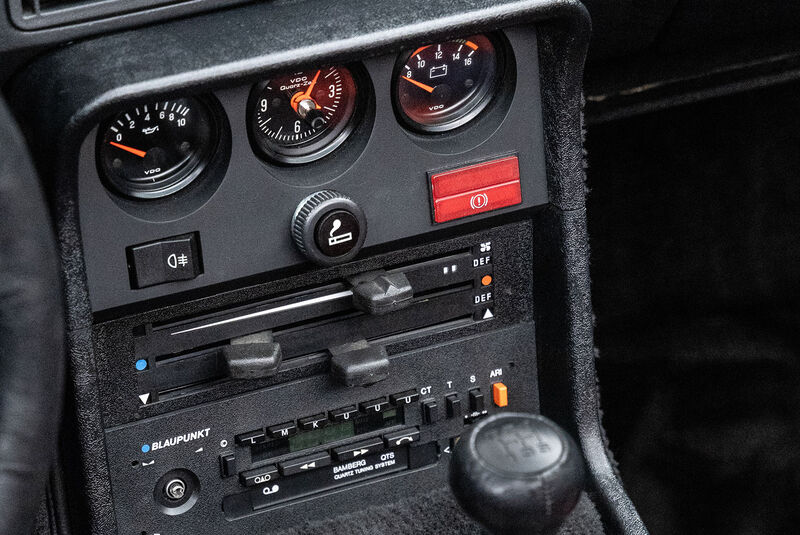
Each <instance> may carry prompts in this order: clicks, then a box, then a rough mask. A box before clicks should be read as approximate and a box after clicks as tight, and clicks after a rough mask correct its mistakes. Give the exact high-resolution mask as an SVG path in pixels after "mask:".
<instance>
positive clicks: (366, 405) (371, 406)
mask: <svg viewBox="0 0 800 535" xmlns="http://www.w3.org/2000/svg"><path fill="white" fill-rule="evenodd" d="M358 407H359V408H360V409H361V412H367V413H369V412H383V411H385V410H386V409H388V408H389V407H391V404H390V403H389V401H388V400H387V399H386V397H385V396H384V397H382V398H378V399H372V400H370V401H364V402H362V403H359V404H358Z"/></svg>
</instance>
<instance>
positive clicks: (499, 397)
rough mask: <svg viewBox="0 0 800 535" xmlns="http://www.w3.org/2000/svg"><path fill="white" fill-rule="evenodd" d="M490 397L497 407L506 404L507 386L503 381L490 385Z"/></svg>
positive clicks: (505, 405)
mask: <svg viewBox="0 0 800 535" xmlns="http://www.w3.org/2000/svg"><path fill="white" fill-rule="evenodd" d="M492 399H493V400H494V404H495V405H497V406H498V407H507V406H508V387H507V386H506V385H504V384H503V383H495V384H493V385H492Z"/></svg>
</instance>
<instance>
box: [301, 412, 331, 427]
mask: <svg viewBox="0 0 800 535" xmlns="http://www.w3.org/2000/svg"><path fill="white" fill-rule="evenodd" d="M297 423H298V424H300V429H302V430H303V431H311V430H313V429H320V428H322V427H325V426H326V425H328V417H327V415H325V414H324V413H322V414H317V415H314V416H308V417H306V418H301V419H300V420H298V421H297Z"/></svg>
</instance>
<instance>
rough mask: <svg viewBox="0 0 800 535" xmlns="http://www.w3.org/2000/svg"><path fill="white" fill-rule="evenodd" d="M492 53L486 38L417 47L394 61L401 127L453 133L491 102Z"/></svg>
mask: <svg viewBox="0 0 800 535" xmlns="http://www.w3.org/2000/svg"><path fill="white" fill-rule="evenodd" d="M497 65H498V60H497V51H496V47H495V45H494V44H493V43H492V40H491V39H490V38H489V37H487V36H485V35H473V36H470V37H467V38H465V39H453V40H450V41H443V42H440V43H433V44H429V45H425V46H421V47H419V48H417V49H416V50H414V51H412V52H411V53H408V54H404V55H403V56H401V57H400V60H399V61H398V66H397V68H396V71H395V72H396V74H395V81H394V100H395V108H396V111H397V114H398V116H399V117H400V119H401V120H402V121H403V122H404V123H405V124H406V126H408V127H410V128H412V129H414V130H419V131H422V132H445V131H448V130H453V129H455V128H458V127H459V126H462V125H463V124H465V123H467V122H468V121H470V120H471V119H473V118H475V117H476V116H477V115H478V114H479V113H480V112H481V111H483V110H484V109H485V108H486V106H487V104H488V103H489V102H490V101H491V100H492V97H493V96H494V94H495V92H496V89H497V86H498V84H497V82H498V67H497Z"/></svg>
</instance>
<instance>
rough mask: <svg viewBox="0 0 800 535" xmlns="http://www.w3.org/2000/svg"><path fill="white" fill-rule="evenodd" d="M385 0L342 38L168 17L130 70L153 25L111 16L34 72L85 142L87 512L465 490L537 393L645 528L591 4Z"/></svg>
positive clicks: (187, 526)
mask: <svg viewBox="0 0 800 535" xmlns="http://www.w3.org/2000/svg"><path fill="white" fill-rule="evenodd" d="M301 3H302V2H301ZM319 3H320V4H324V5H325V6H328V8H330V9H332V10H334V11H336V10H337V8H336V5H338V4H337V3H336V2H328V1H327V0H320V1H319ZM362 4H364V5H362V6H361V7H362V8H363V9H360V10H359V9H354V11H353V13H342V14H341V16H342V17H343V18H345V19H347V20H348V21H349V23H348V24H345V23H344V22H343V23H342V24H341V25H333V26H330V27H328V26H324V28H317V29H318V30H320V31H319V32H312V31H311V29H312V26H313V24H311V22H309V21H308V20H307V19H306V18H303V20H302V22H303V25H300V26H298V27H297V28H295V29H294V30H292V28H291V25H292V24H295V25H296V26H297V25H298V24H299V19H297V17H296V16H295V15H296V13H295V12H294V11H293V10H294V9H296V6H297V5H298V3H291V2H290V3H285V4H284V3H276V4H275V5H274V6H272V4H270V8H271V9H272V11H270V12H269V13H270V14H271V15H272V16H273V17H274V18H268V17H266V15H265V13H266V11H267V10H265V9H264V6H261V5H252V6H245V7H242V8H240V9H237V10H235V11H231V13H230V14H229V15H230V17H226V18H225V19H224V21H223V20H222V18H221V17H220V18H218V17H217V14H208V15H204V16H203V17H199V18H198V19H197V20H194V21H193V24H191V25H190V24H188V22H186V21H175V22H172V23H165V24H164V27H163V28H160V29H159V30H155V29H152V30H151V29H150V28H144V29H142V30H141V31H140V32H137V33H136V36H137V39H139V40H138V41H137V42H136V46H137V47H142V50H140V51H139V52H138V53H137V54H139V56H138V57H137V55H126V56H125V57H124V58H122V59H120V62H121V63H119V64H116V65H114V66H111V65H108V64H107V63H105V62H104V61H100V60H98V59H97V50H98V49H99V48H102V49H103V50H110V49H117V48H119V47H123V48H125V47H129V46H130V45H131V41H130V40H131V39H132V35H125V34H121V35H112V36H107V37H104V38H101V39H99V40H98V41H102V42H98V43H93V44H91V45H90V44H86V43H84V44H80V43H79V44H76V45H75V46H73V47H68V48H65V49H64V50H63V51H60V52H57V53H55V54H54V55H52V56H45V57H43V58H42V59H41V60H40V61H39V62H36V63H34V65H32V66H31V68H30V69H28V71H27V73H26V74H25V75H24V76H22V77H20V78H19V79H18V80H16V83H15V84H14V85H13V87H12V91H16V92H17V94H18V95H20V96H19V101H20V102H25V92H26V89H25V88H26V87H34V86H35V87H37V91H46V86H38V85H35V84H32V82H33V81H34V80H42V77H43V76H44V74H43V73H48V74H47V75H48V76H50V77H51V78H52V79H53V80H55V82H54V83H55V84H56V85H58V86H59V87H62V88H67V87H68V89H64V90H63V92H64V95H63V106H60V107H58V106H55V107H53V108H52V109H50V110H35V109H33V108H25V109H21V110H20V111H19V113H21V114H26V113H29V114H34V115H35V114H39V113H41V114H42V115H41V117H39V118H44V117H45V116H46V117H47V118H48V119H47V121H35V120H31V121H27V122H28V123H29V124H34V123H38V124H42V125H44V124H47V125H51V126H48V127H45V128H43V129H42V130H41V131H38V132H35V133H33V134H32V136H34V137H35V138H37V139H38V142H36V143H34V144H33V145H34V146H37V147H45V146H51V145H52V146H55V145H53V143H49V142H48V141H47V140H48V139H49V140H53V139H56V138H60V137H63V139H66V140H68V141H67V142H65V143H64V144H62V145H58V146H59V152H58V154H55V155H48V156H45V155H42V159H43V160H45V161H48V162H50V167H49V169H50V173H49V176H51V177H53V180H54V184H55V186H54V187H57V188H59V190H60V191H63V192H64V195H62V196H59V201H58V206H57V211H58V214H59V219H58V222H57V223H58V226H59V229H60V232H61V236H62V240H61V241H62V262H63V263H64V265H65V266H66V269H65V273H67V279H68V281H67V282H68V291H67V294H68V298H69V299H70V300H71V302H70V311H71V312H70V314H71V316H70V318H69V320H70V333H71V334H70V336H71V352H72V353H71V373H72V376H71V385H72V391H71V395H72V396H73V398H72V402H71V415H72V418H73V420H72V422H73V423H74V425H73V426H72V427H70V428H69V429H67V430H65V433H64V442H65V444H72V445H74V446H75V448H73V449H70V448H65V449H64V451H63V452H62V456H61V459H60V466H61V467H62V469H63V471H64V473H65V474H66V477H67V478H68V479H69V480H70V481H73V482H74V481H80V484H81V488H85V489H86V497H85V498H79V497H76V496H65V497H63V502H64V503H63V507H64V508H66V509H69V510H72V511H74V510H81V511H83V512H84V513H85V514H80V515H75V518H74V519H73V522H75V524H76V526H77V527H76V528H75V532H86V533H114V532H119V533H123V532H125V533H128V532H130V533H136V534H141V535H173V534H188V533H215V534H226V533H230V534H234V533H237V534H238V533H242V532H247V533H273V532H280V531H282V530H285V529H291V528H292V527H296V526H300V525H303V524H304V523H309V522H316V521H323V520H325V519H329V518H331V517H342V516H345V517H346V516H348V515H355V514H357V513H358V512H359V511H363V510H365V509H366V508H368V507H381V506H388V505H389V504H396V503H398V502H401V501H402V500H406V499H409V498H412V499H413V497H416V496H420V495H422V494H424V493H425V492H426V491H429V490H433V489H442V488H445V487H446V486H447V482H448V474H449V473H450V464H451V459H452V458H453V455H454V452H455V451H458V450H457V445H458V444H459V441H460V439H461V437H463V436H467V435H468V433H469V432H470V430H472V429H475V428H476V427H477V426H479V425H481V423H482V422H487V421H488V422H490V423H491V422H494V421H495V420H493V418H499V417H502V416H505V415H507V414H509V413H529V414H530V413H545V414H547V416H550V417H551V418H553V419H554V420H555V421H556V422H557V423H558V424H560V425H561V426H563V427H564V428H566V430H567V431H568V432H570V433H572V434H573V435H574V436H575V438H576V439H577V440H578V443H579V444H580V445H579V446H577V445H575V444H573V443H572V442H569V440H567V439H568V437H566V435H559V437H561V438H563V442H562V443H563V444H569V447H570V451H571V452H573V453H572V454H571V455H573V456H574V459H573V461H572V462H573V464H572V465H570V466H572V467H573V468H571V470H572V472H571V473H572V474H573V475H575V477H573V478H572V479H574V481H575V482H576V483H574V485H573V487H574V488H576V489H578V492H577V493H573V494H570V495H569V499H566V498H565V500H564V503H566V502H569V508H571V507H572V506H573V505H574V504H575V503H576V500H577V496H578V495H579V491H580V489H581V485H582V483H581V481H582V480H581V479H580V478H579V477H577V474H579V473H581V472H580V470H579V468H580V462H581V461H580V459H581V458H582V457H581V455H580V454H578V453H577V452H578V448H580V449H581V451H582V452H583V454H584V455H585V457H586V465H587V474H588V476H587V478H586V481H587V483H586V485H585V487H584V488H585V490H587V491H591V492H594V493H595V494H593V500H592V501H588V499H587V501H586V503H588V505H587V506H586V507H588V508H589V509H590V510H591V511H592V512H593V514H594V515H595V516H596V515H597V513H596V511H595V509H594V507H595V505H592V504H593V503H596V506H597V508H598V509H599V510H600V511H601V514H602V515H603V519H604V521H605V522H607V523H608V525H611V526H615V525H616V526H620V525H622V523H623V522H622V520H621V519H620V518H619V517H618V511H619V506H618V504H620V503H623V504H624V503H628V502H625V499H626V497H625V496H624V491H622V489H621V487H620V486H619V484H618V481H617V480H616V478H615V476H614V475H613V469H612V468H611V465H610V463H609V460H608V456H607V452H606V449H605V446H604V445H600V446H599V447H598V444H600V442H599V441H600V440H601V433H600V431H599V416H598V414H599V413H598V410H597V399H596V392H595V390H594V369H593V364H592V360H591V359H592V358H593V355H592V354H591V323H590V322H591V320H590V314H591V309H590V307H589V304H588V289H587V284H588V282H587V281H588V278H587V274H586V273H585V258H586V255H585V235H584V232H585V229H584V227H583V222H584V214H583V200H582V199H583V190H582V183H581V180H582V167H581V156H580V154H581V153H580V150H581V139H580V112H579V102H580V83H579V73H580V69H579V67H580V62H581V61H582V58H583V52H584V46H585V31H586V27H585V24H586V20H585V13H584V12H583V8H582V7H580V6H579V5H578V4H577V3H567V4H569V5H567V4H563V5H561V6H558V5H557V3H555V2H554V3H552V5H549V4H548V5H547V6H542V5H541V4H540V3H537V2H529V3H525V2H523V3H515V2H498V3H496V5H493V6H491V7H479V6H475V5H472V4H471V3H467V4H470V5H469V6H461V5H458V6H456V5H450V3H448V2H434V3H432V4H431V5H428V6H427V7H426V9H427V10H429V12H426V13H427V15H429V17H428V18H424V17H423V18H420V16H421V15H420V13H419V12H418V11H416V10H415V8H414V6H413V5H408V6H405V5H403V6H395V5H392V6H388V3H381V2H378V3H375V4H374V5H372V3H370V2H364V3H362ZM522 4H524V5H522ZM546 4H547V3H546ZM325 6H321V7H319V9H322V8H323V7H325ZM338 11H341V6H339V7H338ZM338 11H337V12H338ZM246 14H249V17H248V16H247V15H246ZM359 14H369V15H370V17H369V20H373V21H379V22H378V24H379V25H380V26H381V29H380V30H378V29H374V31H373V30H371V29H365V28H363V27H360V26H359V20H358V17H359V16H360V15H359ZM401 15H403V16H401ZM237 16H240V17H244V18H242V19H236V17H237ZM234 19H235V20H239V22H240V23H239V24H237V23H235V22H231V21H232V20H234ZM280 20H284V21H292V23H290V24H288V25H287V26H285V27H283V26H281V25H280V24H278V23H277V22H276V21H280ZM414 21H416V22H414ZM361 22H363V21H361ZM198 24H200V25H202V26H203V27H204V28H206V27H207V28H208V31H212V30H213V31H218V32H222V33H221V34H224V35H230V40H229V42H228V45H227V48H226V49H225V50H224V51H222V50H220V49H219V48H217V47H215V46H214V45H213V42H214V40H213V39H210V40H209V41H208V42H206V41H204V40H203V39H196V38H194V37H192V38H189V37H187V36H196V35H197V28H198V26H197V25H198ZM315 24H322V23H321V22H317V23H315ZM309 25H311V26H309ZM232 27H235V28H239V29H241V28H251V27H252V28H259V31H258V32H256V31H255V30H253V31H252V32H250V33H248V31H245V34H243V35H240V34H238V33H236V32H231V28H232ZM299 28H302V29H299ZM314 28H316V26H314ZM265 29H269V30H270V32H268V34H269V35H270V36H272V39H273V41H271V42H269V43H266V42H263V41H264V40H263V35H264V33H263V32H265V31H266V30H265ZM148 32H149V33H148ZM225 32H227V33H225ZM298 32H299V33H301V34H303V35H307V36H308V40H307V41H305V42H304V43H303V45H302V46H301V47H299V48H297V46H298V45H297V35H298ZM330 32H333V33H332V34H331V33H330ZM364 32H366V33H364ZM148 36H149V39H148ZM365 36H366V37H365ZM183 39H185V41H183ZM365 39H366V41H365ZM173 41H175V42H173ZM170 43H171V44H172V45H175V46H177V51H176V49H175V48H171V47H170V46H168V45H170ZM354 43H357V44H354ZM190 44H191V46H190ZM98 47H99V48H98ZM254 47H255V48H254ZM270 47H274V48H270ZM293 47H294V48H293ZM159 54H164V55H165V58H164V62H163V65H162V64H161V63H158V62H156V63H155V64H153V63H148V62H147V61H145V59H143V58H153V57H156V56H158V55H159ZM220 54H224V55H225V56H226V57H225V58H220V57H219V55H220ZM173 55H174V56H175V57H173ZM177 56H182V57H184V59H186V58H193V61H194V62H191V61H189V62H188V63H181V62H180V61H178V60H179V58H178V57H177ZM62 65H73V66H75V65H86V67H87V68H86V69H85V72H87V73H92V74H91V75H87V76H88V78H87V80H86V81H85V83H83V84H72V85H71V84H69V83H68V80H71V79H72V77H74V74H75V73H74V72H72V71H71V70H70V69H67V68H66V67H60V66H62ZM176 66H177V67H176ZM170 69H177V70H174V71H172V70H170ZM82 72H84V71H82ZM33 96H35V95H32V97H33ZM39 100H40V101H45V100H47V99H43V98H40V99H39ZM582 373H583V374H584V375H581V374H582ZM587 387H588V389H587ZM493 425H494V424H492V425H491V426H488V427H492V426H493ZM526 425H527V424H526ZM537 425H538V424H537ZM543 425H544V424H543ZM547 425H550V424H547ZM553 426H555V424H553ZM553 428H555V427H553ZM532 429H533V428H532ZM548 429H550V428H549V427H548ZM525 432H526V433H528V435H530V436H533V435H531V434H530V433H529V432H528V431H525ZM559 433H562V432H561V431H559ZM528 435H526V436H528ZM526 440H527V439H526ZM492 444H493V445H492V448H495V447H497V448H500V449H502V448H503V447H505V446H504V445H503V444H504V443H503V441H502V440H500V441H499V442H497V441H493V442H492ZM520 444H522V446H520V447H521V448H522V452H523V454H525V452H528V449H527V446H526V443H525V441H524V440H522V439H521V442H520ZM564 447H566V446H564ZM498 451H499V450H498ZM509 451H510V450H509ZM478 457H479V456H478ZM571 458H572V457H571ZM576 463H577V464H576ZM464 503H469V500H466V502H464ZM543 503H544V502H543ZM87 504H88V505H87ZM568 512H569V509H566V510H565V511H564V515H566V513H568ZM615 515H617V516H615ZM448 529H451V528H449V527H448V526H442V533H449V531H448Z"/></svg>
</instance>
